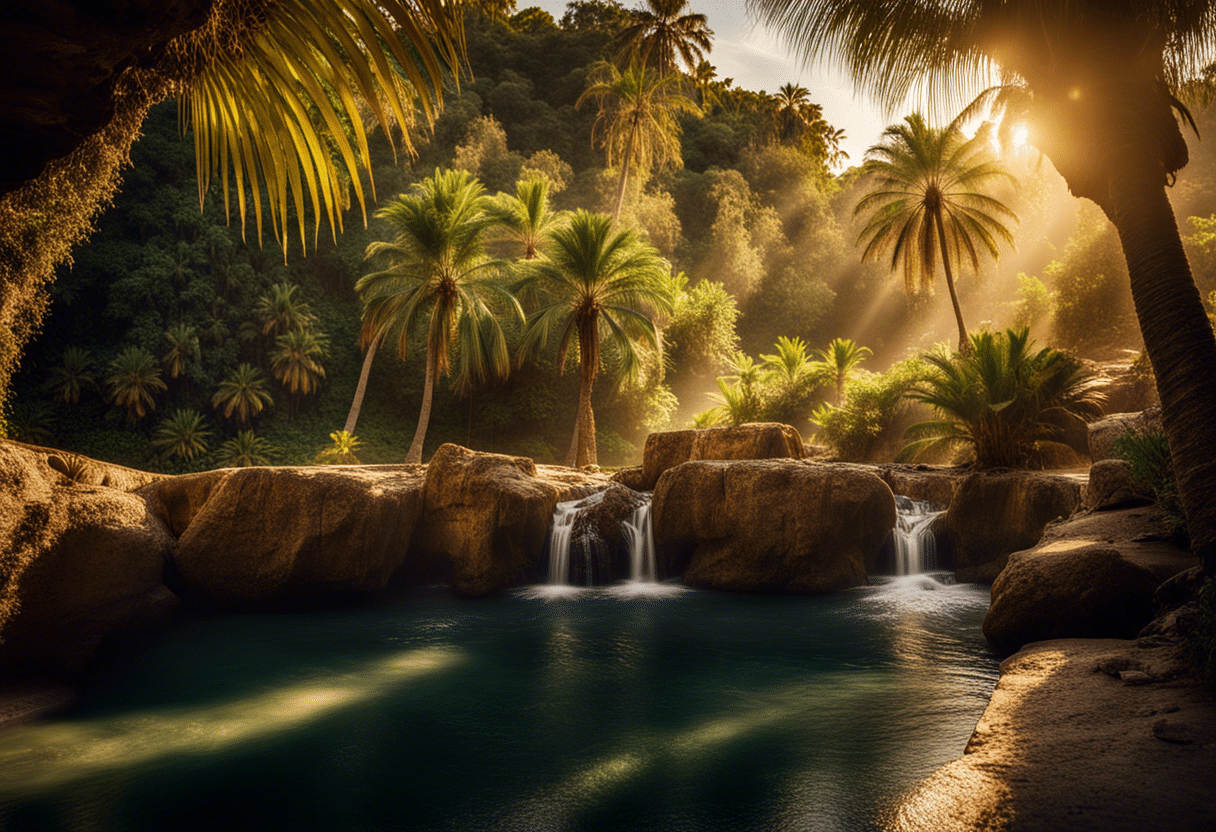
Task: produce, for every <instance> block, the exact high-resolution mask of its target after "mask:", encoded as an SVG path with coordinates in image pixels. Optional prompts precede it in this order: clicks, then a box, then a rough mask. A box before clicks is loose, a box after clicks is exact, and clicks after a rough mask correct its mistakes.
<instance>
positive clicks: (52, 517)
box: [0, 443, 176, 677]
mask: <svg viewBox="0 0 1216 832" xmlns="http://www.w3.org/2000/svg"><path fill="white" fill-rule="evenodd" d="M99 464H100V463H99ZM0 483H2V484H3V487H2V488H0V669H2V670H3V671H5V672H7V673H10V674H29V673H34V674H49V675H51V676H56V677H59V676H71V675H73V674H76V673H78V672H80V671H81V670H83V669H84V667H85V666H86V665H87V664H88V662H89V660H90V659H91V658H92V657H93V655H94V654H95V653H96V651H97V650H98V648H99V647H100V646H101V645H102V643H103V642H104V641H105V640H107V639H108V638H110V637H112V636H114V635H117V634H120V633H123V632H125V631H128V630H135V629H140V628H142V627H144V626H147V625H149V624H151V623H152V622H153V621H155V620H158V619H159V617H160V616H162V615H163V614H164V613H165V612H167V611H168V610H169V609H170V608H172V607H173V606H174V605H175V603H176V602H175V599H174V598H173V596H172V594H171V593H169V592H168V591H167V590H166V589H165V587H164V583H163V576H164V570H165V561H166V558H167V557H168V555H169V552H170V550H171V548H172V545H173V539H172V537H170V535H169V533H168V531H167V530H166V529H165V527H164V525H163V524H162V523H161V522H160V521H159V520H158V519H157V518H156V517H154V516H153V515H151V514H150V513H149V512H148V510H147V507H146V506H145V505H144V501H143V500H142V499H140V498H139V497H138V496H136V495H134V494H128V493H125V492H123V491H118V490H115V489H112V488H106V487H102V486H82V485H76V484H70V485H69V484H66V481H65V480H63V479H62V478H61V477H60V475H59V474H58V473H57V472H55V471H53V470H52V469H51V468H50V466H49V465H48V464H47V462H46V457H45V456H44V455H42V454H41V453H38V452H34V451H30V450H29V449H27V448H25V447H21V446H17V445H16V444H15V443H0Z"/></svg>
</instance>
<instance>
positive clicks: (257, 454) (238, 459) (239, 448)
mask: <svg viewBox="0 0 1216 832" xmlns="http://www.w3.org/2000/svg"><path fill="white" fill-rule="evenodd" d="M273 452H274V448H273V447H271V444H270V443H269V442H267V441H266V440H265V439H263V438H262V437H260V436H258V435H256V434H255V433H254V432H253V431H251V430H241V431H237V434H236V436H234V437H232V438H231V439H228V440H226V441H225V442H224V443H223V444H222V445H220V447H219V453H218V456H217V458H216V464H217V465H219V466H220V467H221V468H247V467H249V466H253V465H269V464H270V455H271V454H272V453H273Z"/></svg>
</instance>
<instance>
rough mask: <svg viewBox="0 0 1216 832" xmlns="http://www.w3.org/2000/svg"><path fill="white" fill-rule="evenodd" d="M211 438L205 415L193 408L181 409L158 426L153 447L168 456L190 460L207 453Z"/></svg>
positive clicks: (153, 437)
mask: <svg viewBox="0 0 1216 832" xmlns="http://www.w3.org/2000/svg"><path fill="white" fill-rule="evenodd" d="M210 436H211V432H210V431H209V430H207V428H206V427H205V425H204V423H203V414H201V413H199V412H198V411H197V410H194V409H193V408H189V407H185V408H179V409H177V410H174V411H173V413H171V414H170V415H169V416H168V417H167V418H166V419H164V420H162V421H161V423H160V424H159V425H158V426H157V428H156V433H155V434H153V436H152V447H153V448H156V449H158V450H160V451H162V452H164V453H165V455H166V456H170V457H179V458H181V459H186V460H189V459H194V457H196V456H199V455H200V454H205V453H206V452H207V439H208V438H209V437H210Z"/></svg>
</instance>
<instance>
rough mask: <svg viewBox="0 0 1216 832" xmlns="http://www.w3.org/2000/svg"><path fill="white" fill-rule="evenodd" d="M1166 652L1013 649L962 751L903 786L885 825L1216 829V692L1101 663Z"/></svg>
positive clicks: (1053, 646)
mask: <svg viewBox="0 0 1216 832" xmlns="http://www.w3.org/2000/svg"><path fill="white" fill-rule="evenodd" d="M1158 652H1161V651H1160V650H1158V649H1151V650H1144V649H1141V648H1140V647H1138V646H1137V645H1136V644H1135V643H1134V642H1129V641H1116V640H1108V639H1064V640H1057V641H1044V642H1039V643H1038V644H1033V645H1030V646H1028V647H1026V648H1024V649H1023V650H1021V651H1020V652H1018V653H1017V654H1015V655H1014V656H1013V657H1011V658H1009V659H1006V660H1005V661H1004V662H1002V663H1001V678H1000V681H999V682H998V683H997V686H996V690H995V691H994V692H993V694H992V699H991V701H990V702H989V703H988V707H987V708H986V709H985V711H984V714H983V716H982V717H981V718H980V720H979V723H978V724H977V725H976V727H975V731H974V733H973V734H972V735H971V740H970V741H969V742H968V743H967V748H966V751H965V752H964V754H963V755H962V757H960V758H959V759H956V760H954V761H952V762H950V763H947V764H946V765H945V766H943V767H941V768H939V769H938V770H937V771H935V772H934V773H933V775H932V776H931V777H929V778H928V779H927V780H925V781H923V782H922V783H921V784H919V785H918V786H917V787H916V788H915V789H913V790H911V791H910V792H909V793H907V794H905V795H904V796H902V797H901V798H900V799H899V802H898V804H897V805H896V806H895V808H894V810H893V811H892V812H891V815H890V817H889V818H887V819H885V820H884V822H883V823H882V828H883V829H886V830H891V832H976V830H984V831H985V832H998V830H1002V831H1005V830H1022V832H1055V831H1056V830H1091V829H1092V830H1103V832H1107V830H1111V831H1112V832H1176V830H1200V829H1216V802H1214V801H1213V800H1212V789H1213V786H1214V785H1216V775H1214V774H1213V771H1214V770H1213V767H1212V752H1213V742H1214V741H1216V702H1214V701H1213V697H1212V696H1211V694H1210V692H1209V691H1208V689H1207V688H1206V686H1205V685H1204V684H1203V682H1202V681H1201V680H1198V679H1179V680H1176V681H1174V682H1171V683H1170V684H1169V685H1145V686H1141V687H1128V686H1127V685H1125V684H1123V683H1121V682H1119V681H1117V680H1116V679H1112V678H1110V677H1109V676H1106V675H1104V674H1101V673H1094V672H1093V667H1094V665H1095V664H1098V663H1103V662H1105V661H1107V660H1109V659H1111V658H1115V657H1126V656H1128V655H1132V656H1134V657H1135V658H1136V660H1137V661H1148V662H1149V663H1155V662H1156V659H1155V658H1154V655H1155V654H1156V653H1158ZM1166 713H1169V714H1170V717H1169V718H1168V719H1163V718H1162V716H1161V715H1162V714H1166ZM1157 726H1160V727H1157ZM1167 743H1168V744H1167Z"/></svg>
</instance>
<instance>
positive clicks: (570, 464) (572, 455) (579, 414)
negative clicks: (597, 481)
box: [562, 382, 583, 468]
mask: <svg viewBox="0 0 1216 832" xmlns="http://www.w3.org/2000/svg"><path fill="white" fill-rule="evenodd" d="M580 383H581V382H580ZM580 391H581V388H580ZM582 400H583V399H582V393H581V392H580V393H579V403H580V407H579V409H578V410H577V411H576V412H575V414H574V435H573V436H572V437H570V450H568V451H566V459H565V461H564V462H562V465H565V466H566V467H567V468H576V467H578V438H579V436H580V435H581V434H582V432H583V410H582V407H581V404H582Z"/></svg>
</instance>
